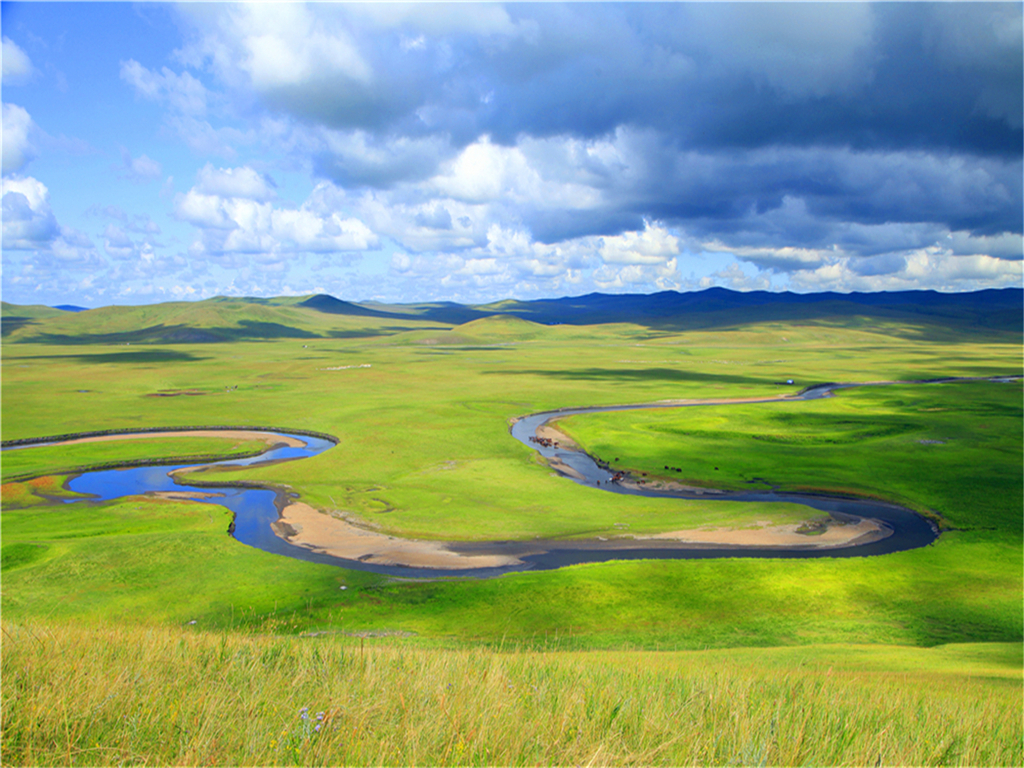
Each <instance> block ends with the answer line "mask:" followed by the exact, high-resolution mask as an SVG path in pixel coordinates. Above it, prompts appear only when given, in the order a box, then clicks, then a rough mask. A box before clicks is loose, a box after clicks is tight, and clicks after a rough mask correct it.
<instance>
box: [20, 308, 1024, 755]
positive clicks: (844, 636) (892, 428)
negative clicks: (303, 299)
mask: <svg viewBox="0 0 1024 768" xmlns="http://www.w3.org/2000/svg"><path fill="white" fill-rule="evenodd" d="M5 315H13V316H16V317H18V318H21V320H22V321H23V322H19V323H15V324H14V325H15V327H14V328H13V329H12V330H8V329H9V328H10V326H8V325H7V324H6V323H5V337H4V347H3V353H4V363H5V365H4V368H3V374H2V375H3V381H2V384H3V396H4V406H5V407H4V438H5V439H14V438H28V437H40V436H46V435H54V434H66V433H71V432H85V431H93V430H104V429H123V428H139V429H143V428H153V427H162V426H189V425H204V426H205V425H210V424H217V423H220V424H224V425H230V426H234V425H248V424H259V423H268V424H275V425H286V426H289V427H293V428H295V429H308V430H314V431H319V432H327V433H330V434H333V435H336V436H337V437H338V438H339V444H338V445H337V446H336V447H335V448H333V449H331V450H329V451H327V452H325V453H323V454H321V455H319V456H317V457H315V458H311V459H306V460H303V461H299V462H292V463H283V464H278V465H274V466H269V467H262V468H254V469H246V470H240V471H234V472H230V473H225V477H231V478H244V479H247V480H256V481H262V482H268V483H272V484H275V485H278V486H285V487H289V488H291V489H292V490H293V491H294V492H296V493H298V494H300V495H301V497H302V499H303V500H304V501H307V502H309V503H311V504H313V505H314V506H316V507H318V508H320V509H323V510H325V511H335V510H336V511H339V512H344V513H346V514H347V515H349V516H351V517H355V518H358V519H360V520H361V521H363V523H364V524H367V525H370V526H374V527H378V528H379V529H381V530H384V531H386V532H389V533H393V534H397V535H403V536H414V537H420V538H434V539H442V540H444V539H489V538H521V537H522V538H528V537H533V536H543V537H549V538H554V537H569V538H572V537H592V536H612V535H622V533H623V531H624V530H628V532H630V533H637V532H641V533H642V532H653V531H664V530H674V529H680V528H687V527H699V526H701V525H715V526H752V525H758V524H764V523H775V522H795V521H800V520H805V521H807V522H808V523H809V526H808V527H809V529H811V530H813V522H814V519H815V518H816V517H817V516H818V513H817V512H816V511H814V510H810V509H805V508H801V507H799V506H795V505H784V506H783V508H779V509H774V510H773V509H772V508H770V507H758V506H754V505H743V504H733V505H730V504H721V503H718V504H716V503H714V502H704V501H685V502H684V501H678V500H666V499H642V498H632V497H621V496H615V495H612V494H607V493H603V492H600V491H596V490H592V489H586V488H582V487H579V486H576V485H575V484H573V483H570V482H568V481H566V480H564V479H563V478H559V477H555V476H553V474H552V472H551V471H550V469H549V468H547V467H545V466H543V465H541V464H540V463H539V462H538V461H537V459H536V457H535V455H533V454H532V452H531V451H529V450H528V449H526V448H525V447H524V446H522V445H520V444H518V443H516V442H515V441H514V440H512V439H511V438H510V436H509V435H508V431H507V430H508V423H509V421H510V419H512V418H514V417H516V416H519V415H523V414H525V413H530V412H535V411H540V410H546V409H551V408H558V407H565V406H575V405H601V404H614V403H641V402H652V401H657V400H663V399H677V398H694V399H709V398H712V397H714V398H728V397H755V396H765V395H776V394H780V393H783V392H788V391H796V390H797V389H799V388H800V387H801V386H805V385H808V384H812V383H820V382H823V381H871V380H894V379H898V380H911V379H925V378H933V377H940V376H995V375H1004V374H1008V373H1010V374H1012V373H1019V372H1020V369H1021V352H1020V350H1021V347H1020V344H1021V334H1020V332H1019V329H1013V328H1011V329H1008V330H1007V329H1004V330H999V329H998V328H996V329H993V328H989V327H984V326H983V325H980V324H971V323H958V324H956V325H955V326H953V325H950V324H945V325H944V324H942V323H940V322H937V321H936V322H931V323H927V322H925V321H919V320H914V321H913V322H911V321H907V320H894V319H892V318H878V317H867V318H866V317H861V316H854V317H850V316H842V317H831V316H822V317H802V318H800V319H796V320H758V319H757V318H746V321H745V322H744V323H743V324H737V325H731V326H730V325H728V324H724V325H722V326H721V327H718V328H715V329H710V330H700V329H686V328H681V327H671V326H670V325H667V324H664V323H662V324H661V325H658V326H656V325H653V324H647V325H644V324H629V323H616V324H606V325H595V326H545V325H539V324H536V323H530V322H526V321H524V320H521V319H518V318H514V317H495V318H488V319H482V320H474V321H471V322H468V323H464V324H461V325H454V324H452V323H447V324H446V323H440V322H438V321H436V320H430V319H423V318H422V317H421V316H420V315H417V314H416V313H415V312H412V311H409V312H408V313H407V316H405V317H404V318H402V319H400V320H396V319H394V318H385V319H381V318H378V317H369V316H359V315H345V314H331V313H328V312H324V311H318V310H316V309H314V308H312V307H308V306H303V305H301V304H300V303H299V302H298V301H297V300H281V301H278V302H268V301H261V302H247V301H243V300H237V301H229V300H219V301H210V302H201V303H199V304H196V305H190V306H188V307H183V306H181V305H161V306H158V307H140V308H108V309H103V310H94V311H91V312H86V313H81V314H78V315H68V314H65V313H58V312H54V311H49V310H42V309H25V308H11V307H7V306H5ZM186 320H187V324H186V322H185V321H186ZM186 326H187V327H186ZM139 328H142V329H148V330H147V333H148V335H145V334H142V336H140V332H139V331H136V330H130V329H139ZM154 329H156V330H154ZM160 329H163V330H160ZM167 329H173V332H169V331H167ZM161 333H164V334H167V333H170V335H169V336H167V335H165V336H163V337H161V335H160V334H161ZM126 334H134V336H132V337H131V338H130V339H128V341H125V339H126V338H127V336H126ZM140 338H141V342H140V340H139V339H140ZM197 338H199V339H202V340H203V341H201V342H199V341H195V339H197ZM129 341H130V346H123V345H124V344H125V343H129ZM787 379H793V380H794V381H795V384H794V385H785V384H782V383H780V382H785V381H786V380H787ZM154 394H156V395H159V396H155V397H154V396H153V395H154ZM1021 423H1022V419H1021V385H1020V382H1019V381H1015V382H1009V383H1004V384H993V383H988V382H985V383H981V382H978V383H958V384H943V385H928V386H914V387H909V386H908V387H901V386H898V387H890V388H878V389H867V388H864V389H856V390H846V391H841V392H840V393H838V394H837V395H836V396H835V397H834V398H832V399H829V400H822V401H814V402H807V403H779V404H771V405H765V404H761V405H756V406H740V405H730V406H724V407H716V408H707V409H684V410H678V411H646V412H639V411H634V412H628V413H616V414H600V415H589V416H586V417H575V418H573V419H570V420H566V421H565V422H563V423H562V427H563V428H564V429H566V430H567V431H569V432H570V433H571V434H572V435H573V436H574V437H575V438H576V439H577V441H578V442H580V443H581V444H582V445H583V446H584V447H585V448H586V449H587V450H588V451H590V452H591V453H593V454H595V455H597V456H600V457H601V458H603V459H605V460H607V461H610V462H611V461H613V459H618V462H617V466H621V467H622V468H624V469H627V470H631V471H635V472H641V471H646V472H649V473H650V474H651V475H657V474H661V475H665V476H668V477H671V478H672V479H683V480H685V481H686V482H688V483H691V484H697V485H707V486H712V487H764V486H763V485H758V483H760V482H764V481H766V482H768V483H770V484H773V485H779V486H781V487H782V488H783V489H786V490H794V489H795V490H808V489H810V490H829V491H837V490H838V491H841V492H847V493H853V494H859V495H867V496H877V497H880V498H884V499H889V500H892V501H896V502H899V503H901V504H904V505H906V506H910V507H912V508H914V509H918V510H919V511H922V512H924V513H926V514H929V515H932V516H934V517H935V519H937V520H938V521H939V523H940V525H941V527H942V528H943V529H944V533H943V534H942V536H941V537H940V538H939V540H938V541H937V542H936V543H935V544H933V545H931V546H929V547H925V548H923V549H920V550H914V551H909V552H903V553H898V554H894V555H887V556H883V557H875V558H846V559H828V558H826V559H819V560H781V559H779V560H772V559H766V560H753V559H751V560H744V559H721V560H692V561H629V562H617V563H605V564H594V565H585V566H576V567H571V568H566V569H562V570H558V571H550V572H537V573H529V572H527V573H521V574H515V575H509V576H505V577H502V578H499V579H493V580H484V581H477V580H463V579H456V580H434V581H428V582H419V581H403V580H394V579H388V578H386V577H382V576H377V575H373V574H369V573H362V572H357V571H349V570H343V569H339V568H335V567H331V566H324V565H317V564H312V563H304V562H299V561H296V560H291V559H288V558H284V557H279V556H274V555H270V554H267V553H264V552H261V551H258V550H253V549H250V548H247V547H244V546H243V545H240V544H238V543H237V542H235V541H234V540H233V539H231V538H230V537H229V536H228V535H227V534H226V531H227V528H228V525H229V523H230V515H229V513H228V512H227V511H226V510H224V509H223V508H221V507H217V506H214V505H210V504H197V503H193V502H186V501H180V500H170V499H156V498H150V497H132V498H126V499H120V500H116V501H112V502H108V503H104V504H71V505H67V504H62V505H54V504H52V503H45V502H47V501H49V500H52V499H53V498H55V497H61V496H67V495H68V492H66V491H63V490H62V487H61V484H62V478H61V477H59V476H58V477H56V478H55V477H53V476H52V475H50V474H49V473H57V474H58V475H61V474H64V473H67V472H68V471H70V470H73V469H75V468H78V467H82V466H86V465H93V464H103V463H109V462H112V461H117V460H119V459H122V458H123V459H134V458H139V457H154V458H168V457H170V456H174V455H176V453H175V452H176V451H177V450H180V451H181V454H177V455H193V454H203V455H209V454H222V453H228V452H230V451H233V450H234V451H239V452H248V451H251V450H252V449H253V446H251V445H244V444H238V443H237V442H235V441H223V440H220V441H218V440H216V439H212V438H203V439H199V438H188V439H187V440H199V441H200V442H196V443H189V444H188V445H187V447H186V444H185V443H184V442H181V443H178V444H177V445H178V447H177V448H176V447H175V444H174V441H175V440H186V438H168V439H163V440H140V441H116V442H110V443H94V444H81V445H78V446H73V447H74V449H75V451H74V452H73V453H72V452H70V451H69V452H64V451H60V450H57V449H56V447H51V448H46V449H30V450H28V451H19V452H15V453H14V454H13V456H14V457H17V458H12V454H11V453H9V452H8V453H5V454H4V457H3V458H4V462H3V475H4V479H5V485H4V486H3V513H2V526H3V527H2V535H3V540H2V553H3V563H2V567H3V582H2V599H3V632H4V634H3V677H2V681H3V682H2V694H3V711H4V724H3V734H2V741H0V758H2V762H4V764H53V763H64V764H71V763H74V764H98V763H101V764H109V763H121V762H132V763H137V762H156V763H164V764H197V763H252V764H256V763H259V764H299V763H309V762H314V761H317V762H325V763H349V764H369V763H376V764H413V763H437V764H493V763H502V764H506V763H507V764H523V763H536V762H550V763H570V762H572V763H579V764H583V763H584V762H587V763H593V764H600V763H615V764H680V763H701V764H725V763H742V764H753V763H761V764H800V763H814V764H867V763H871V764H974V765H976V764H987V765H1017V764H1021V763H1022V762H1024V751H1022V746H1021V742H1022V728H1021V721H1020V715H1019V712H1020V704H1021V666H1022V658H1021V652H1020V643H1021V640H1022V609H1021V599H1022V595H1024V588H1022V579H1021V565H1022V561H1024V560H1022V531H1021V520H1020V514H1019V511H1020V509H1021V503H1022V501H1021V472H1022V470H1021V458H1022V453H1021V452H1022V437H1021ZM69 448H70V447H69ZM35 451H39V453H34V452H35ZM664 466H672V467H680V468H681V469H683V472H681V473H676V472H674V471H673V472H671V473H669V472H666V471H664ZM716 467H717V469H716ZM659 469H661V470H662V471H660V472H659ZM29 474H33V475H37V476H38V479H34V480H25V479H23V478H24V477H26V476H27V475H29ZM11 478H13V481H12V482H6V481H7V480H8V479H11ZM19 478H22V479H19ZM751 481H754V482H753V483H752V482H751ZM624 526H628V529H626V528H625V527H624ZM341 587H345V589H343V590H342V589H340V588H341ZM318 714H319V716H320V717H319V719H318Z"/></svg>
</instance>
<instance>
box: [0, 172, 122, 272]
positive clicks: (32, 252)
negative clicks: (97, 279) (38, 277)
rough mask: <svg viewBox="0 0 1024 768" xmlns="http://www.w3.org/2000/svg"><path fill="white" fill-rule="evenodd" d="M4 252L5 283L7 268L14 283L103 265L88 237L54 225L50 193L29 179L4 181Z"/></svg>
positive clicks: (40, 183)
mask: <svg viewBox="0 0 1024 768" xmlns="http://www.w3.org/2000/svg"><path fill="white" fill-rule="evenodd" d="M3 249H4V251H5V254H4V270H5V275H4V279H5V280H7V270H8V268H10V270H11V271H12V272H13V273H14V277H12V278H11V280H12V282H13V283H17V282H18V280H29V279H30V278H29V277H26V276H27V275H29V276H30V275H32V274H36V273H46V274H50V275H51V276H53V275H56V274H57V273H58V272H59V271H60V270H61V269H83V270H84V269H94V268H97V267H100V266H102V265H103V259H102V258H100V256H99V254H98V252H97V251H96V247H95V246H94V245H93V244H92V241H91V240H90V239H89V237H88V236H87V235H85V234H84V233H82V232H79V231H78V230H75V229H72V228H71V227H64V226H61V225H60V224H59V223H58V222H57V219H56V217H55V216H54V214H53V210H52V209H51V208H50V192H49V190H48V189H47V188H46V185H45V184H43V183H42V182H41V181H39V180H38V179H34V178H32V177H31V176H27V177H24V178H18V177H14V178H12V177H8V178H4V179H3ZM18 252H28V253H27V254H21V253H18Z"/></svg>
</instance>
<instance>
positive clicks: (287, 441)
mask: <svg viewBox="0 0 1024 768" xmlns="http://www.w3.org/2000/svg"><path fill="white" fill-rule="evenodd" d="M165 437H223V438H228V439H232V440H239V441H244V440H261V441H262V442H264V443H266V444H267V445H281V444H284V445H287V446H288V447H289V448H301V447H303V446H304V445H306V443H305V442H304V441H302V440H299V439H298V438H295V437H289V436H287V435H280V434H277V433H273V432H257V431H255V430H249V429H194V430H188V431H179V430H174V431H171V432H123V433H117V434H113V435H95V436H94V437H79V438H77V439H75V440H62V441H60V442H58V443H46V445H48V446H49V445H74V444H76V443H105V442H108V441H110V440H146V439H155V438H165Z"/></svg>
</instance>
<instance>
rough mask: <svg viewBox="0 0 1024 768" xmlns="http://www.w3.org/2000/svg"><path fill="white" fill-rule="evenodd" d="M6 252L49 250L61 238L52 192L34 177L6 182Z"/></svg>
mask: <svg viewBox="0 0 1024 768" xmlns="http://www.w3.org/2000/svg"><path fill="white" fill-rule="evenodd" d="M3 211H4V215H3V246H4V250H35V249H37V248H49V247H50V245H51V244H52V243H53V241H54V240H56V239H57V237H58V236H59V235H60V225H58V224H57V219H56V217H54V215H53V211H52V210H51V209H50V192H49V190H48V189H47V188H46V186H45V185H44V184H43V183H42V182H40V181H38V180H36V179H33V178H32V177H31V176H28V177H25V178H5V179H4V180H3Z"/></svg>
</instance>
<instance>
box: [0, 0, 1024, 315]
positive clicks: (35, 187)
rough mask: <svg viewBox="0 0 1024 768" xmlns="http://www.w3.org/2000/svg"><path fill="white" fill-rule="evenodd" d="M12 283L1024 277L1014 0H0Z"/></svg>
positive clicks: (409, 292) (153, 296)
mask: <svg viewBox="0 0 1024 768" xmlns="http://www.w3.org/2000/svg"><path fill="white" fill-rule="evenodd" d="M2 15H3V18H2V22H3V24H2V35H3V285H2V288H3V299H4V300H5V301H9V302H14V303H19V304H50V305H54V304H65V303H67V304H78V305H82V306H90V307H92V306H101V305H106V304H142V303H151V302H158V301H167V300H172V299H201V298H206V297H209V296H215V295H249V296H274V295H283V294H305V293H312V292H326V293H331V294H332V295H335V296H338V297H340V298H344V299H349V300H379V301H389V302H412V301H428V300H438V299H444V300H453V301H460V302H467V303H468V302H486V301H493V300H498V299H503V298H508V297H515V298H524V299H529V298H539V297H551V296H564V295H578V294H583V293H588V292H591V291H604V292H610V293H622V292H639V293H649V292H653V291H659V290H666V289H675V290H699V289H701V288H705V287H710V286H713V285H721V286H725V287H729V288H734V289H739V290H752V289H769V290H795V291H801V292H807V291H821V290H837V291H853V290H857V291H877V290H905V289H915V288H922V289H923V288H927V289H936V290H942V291H968V290H977V289H980V288H989V287H1004V286H1020V285H1021V283H1022V269H1021V267H1022V240H1021V232H1022V217H1024V213H1022V208H1024V203H1022V201H1024V197H1022V147H1024V132H1022V115H1024V108H1022V92H1024V75H1022V68H1024V65H1022V61H1024V57H1022V42H1021V41H1022V36H1024V33H1022V21H1021V5H1020V4H1019V3H1005V4H983V3H939V4H929V3H912V4H904V3H881V4H867V3H859V4H856V3H855V4H820V5H818V4H812V3H792V4H780V5H770V4H760V3H746V4H736V5H732V4H725V3H699V4H686V3H672V4H657V3H623V4H618V3H600V4H587V3H570V4H566V5H560V4H553V3H530V4H525V5H501V4H497V3H486V4H473V3H458V4H448V5H445V4H422V3H420V4H411V5H389V4H382V3H362V4H335V3H316V4H310V5H303V4H297V3H291V4H270V3H260V4H252V5H248V4H237V3H225V4H219V3H218V4H215V3H186V4H181V5H170V4H163V3H140V4H128V3H69V4H64V3H7V2H5V3H3V4H2Z"/></svg>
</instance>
